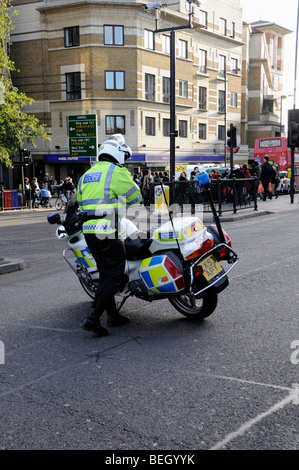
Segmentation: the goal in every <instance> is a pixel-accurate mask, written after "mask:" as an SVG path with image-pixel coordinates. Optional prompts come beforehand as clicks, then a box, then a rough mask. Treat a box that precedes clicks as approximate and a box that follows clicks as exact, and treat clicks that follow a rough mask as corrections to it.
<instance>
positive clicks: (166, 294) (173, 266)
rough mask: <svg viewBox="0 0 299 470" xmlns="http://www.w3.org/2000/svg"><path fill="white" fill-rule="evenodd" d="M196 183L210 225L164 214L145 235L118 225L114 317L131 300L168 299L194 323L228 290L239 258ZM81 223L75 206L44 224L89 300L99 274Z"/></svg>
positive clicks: (202, 178) (204, 182)
mask: <svg viewBox="0 0 299 470" xmlns="http://www.w3.org/2000/svg"><path fill="white" fill-rule="evenodd" d="M199 182H200V185H201V187H202V188H204V191H205V192H206V195H207V197H208V200H209V203H210V205H211V208H212V212H213V219H214V224H212V225H210V226H207V227H206V226H205V225H204V224H203V222H202V221H201V219H199V218H197V217H195V216H188V217H176V216H175V217H174V216H173V213H172V212H171V211H169V221H168V222H165V223H163V224H162V225H160V226H158V227H157V228H156V229H155V230H154V231H153V233H152V234H146V233H145V232H140V231H139V229H138V228H137V226H136V225H135V224H134V223H133V222H132V221H131V220H129V219H127V218H123V219H121V221H120V224H121V229H122V230H120V232H123V235H122V237H123V238H124V243H125V249H126V267H125V273H124V276H123V284H122V287H121V290H120V291H119V292H118V293H117V294H116V295H117V296H119V297H120V302H118V303H117V308H118V311H120V309H121V307H122V306H123V304H124V303H125V301H126V300H127V299H128V298H129V297H131V296H134V297H136V298H138V299H141V300H144V301H149V302H152V301H154V300H161V299H168V300H169V302H170V303H171V304H172V306H173V307H174V308H175V309H176V310H177V311H178V312H180V313H181V314H183V315H184V316H186V317H188V318H190V319H193V320H196V321H198V320H202V319H204V318H206V317H208V316H209V315H211V314H212V313H213V312H214V310H215V309H216V307H217V302H218V294H219V293H220V292H222V291H223V290H224V289H226V287H227V286H228V285H229V281H228V274H229V272H230V271H231V270H232V269H233V268H234V267H235V266H236V264H237V262H238V259H239V258H238V255H237V254H236V253H235V252H234V251H233V250H232V245H231V240H230V237H229V236H228V234H227V233H226V232H225V231H224V230H223V229H222V227H221V223H220V219H219V216H218V215H217V212H216V209H215V206H214V203H213V200H212V196H211V189H210V180H209V177H208V175H207V174H206V173H205V172H204V173H203V174H201V175H199ZM161 186H162V185H161ZM162 187H163V186H162ZM164 196H165V195H164ZM105 216H106V215H105V214H103V218H104V217H105ZM86 217H87V215H86V213H84V211H82V210H81V209H80V208H79V206H78V203H77V202H76V201H71V202H70V203H69V204H68V206H67V208H66V210H65V214H64V219H63V220H61V216H60V214H59V213H54V214H51V215H49V216H48V222H49V223H50V224H58V225H59V227H58V228H57V230H56V236H57V238H58V239H61V240H64V241H65V242H66V243H67V247H66V248H65V249H64V251H63V257H64V259H65V261H66V262H67V263H68V265H69V266H70V268H71V269H72V270H73V272H74V273H75V274H76V276H77V277H78V279H79V282H80V284H81V286H82V287H83V289H84V291H85V292H86V293H87V294H88V295H89V296H90V297H91V298H92V299H94V297H95V293H96V290H97V285H98V282H99V272H98V269H97V266H96V263H95V260H94V259H93V256H92V254H91V252H90V251H89V249H88V247H87V245H86V242H85V238H84V235H83V233H82V226H83V223H84V221H86ZM145 235H149V236H146V237H145Z"/></svg>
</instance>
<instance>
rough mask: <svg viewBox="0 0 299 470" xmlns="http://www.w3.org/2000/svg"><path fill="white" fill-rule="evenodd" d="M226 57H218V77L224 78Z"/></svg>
mask: <svg viewBox="0 0 299 470" xmlns="http://www.w3.org/2000/svg"><path fill="white" fill-rule="evenodd" d="M225 66H226V57H225V55H219V76H220V77H224V76H225Z"/></svg>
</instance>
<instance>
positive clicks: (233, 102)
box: [230, 93, 238, 108]
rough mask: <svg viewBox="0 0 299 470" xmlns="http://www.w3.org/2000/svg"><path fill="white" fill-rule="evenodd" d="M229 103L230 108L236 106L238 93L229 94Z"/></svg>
mask: <svg viewBox="0 0 299 470" xmlns="http://www.w3.org/2000/svg"><path fill="white" fill-rule="evenodd" d="M230 105H231V107H232V108H237V107H238V93H231V94H230Z"/></svg>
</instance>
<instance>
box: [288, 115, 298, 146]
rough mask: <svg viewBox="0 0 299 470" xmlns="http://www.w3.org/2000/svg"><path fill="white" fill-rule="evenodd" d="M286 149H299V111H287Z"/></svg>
mask: <svg viewBox="0 0 299 470" xmlns="http://www.w3.org/2000/svg"><path fill="white" fill-rule="evenodd" d="M288 147H299V110H298V109H291V110H289V114H288Z"/></svg>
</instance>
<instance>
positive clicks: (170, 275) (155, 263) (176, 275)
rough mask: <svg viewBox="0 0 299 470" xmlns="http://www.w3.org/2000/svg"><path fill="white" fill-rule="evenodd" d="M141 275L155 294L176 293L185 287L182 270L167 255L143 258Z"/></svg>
mask: <svg viewBox="0 0 299 470" xmlns="http://www.w3.org/2000/svg"><path fill="white" fill-rule="evenodd" d="M140 276H141V278H142V279H143V281H144V283H145V285H146V286H147V288H148V289H149V290H150V291H151V292H153V293H155V294H174V293H176V292H180V291H181V290H183V289H184V288H185V283H184V278H183V274H182V272H181V271H180V270H179V268H178V267H177V266H176V265H175V264H174V262H173V261H172V260H171V259H170V258H169V257H168V256H167V255H162V256H153V257H152V258H146V259H145V260H143V261H142V263H141V266H140Z"/></svg>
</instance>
